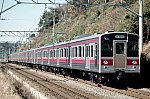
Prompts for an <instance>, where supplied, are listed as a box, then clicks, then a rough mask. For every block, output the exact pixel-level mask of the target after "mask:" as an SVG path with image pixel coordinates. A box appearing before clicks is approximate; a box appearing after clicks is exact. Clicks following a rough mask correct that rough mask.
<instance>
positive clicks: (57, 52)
mask: <svg viewBox="0 0 150 99" xmlns="http://www.w3.org/2000/svg"><path fill="white" fill-rule="evenodd" d="M56 59H57V66H59V49H57V50H56Z"/></svg>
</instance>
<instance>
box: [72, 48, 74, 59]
mask: <svg viewBox="0 0 150 99" xmlns="http://www.w3.org/2000/svg"><path fill="white" fill-rule="evenodd" d="M71 56H72V57H74V48H73V47H72V48H71Z"/></svg>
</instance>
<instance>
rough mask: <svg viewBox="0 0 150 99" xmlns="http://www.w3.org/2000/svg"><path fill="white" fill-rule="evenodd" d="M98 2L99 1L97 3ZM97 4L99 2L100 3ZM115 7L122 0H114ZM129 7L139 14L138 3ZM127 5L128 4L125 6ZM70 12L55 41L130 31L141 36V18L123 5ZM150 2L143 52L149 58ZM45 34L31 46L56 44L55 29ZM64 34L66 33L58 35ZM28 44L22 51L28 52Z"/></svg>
mask: <svg viewBox="0 0 150 99" xmlns="http://www.w3.org/2000/svg"><path fill="white" fill-rule="evenodd" d="M96 1H97V0H96ZM96 1H95V2H96ZM111 1H112V2H110V4H111V5H119V4H120V3H119V2H118V0H111ZM134 1H136V2H134V3H131V4H130V5H129V4H128V6H129V7H130V8H131V9H132V10H134V11H136V12H138V8H139V5H138V0H134ZM125 5H126V6H127V4H125ZM65 7H66V8H67V10H68V13H67V14H66V15H65V17H64V18H63V20H62V21H60V22H58V23H57V24H55V36H54V42H58V41H64V40H70V39H72V38H73V37H75V36H77V35H81V34H93V33H97V32H100V33H103V32H105V31H109V30H113V31H129V32H133V33H137V34H138V17H137V16H134V15H133V14H132V13H130V12H129V11H127V10H126V9H124V8H123V7H122V6H109V4H108V5H105V6H92V7H78V8H77V7H74V6H73V5H69V4H68V5H66V6H65ZM149 8H150V0H144V15H145V16H144V19H145V20H144V37H145V38H146V39H144V41H146V42H147V44H145V45H144V50H143V53H144V54H145V55H149V52H150V47H149V46H150V43H148V42H149V40H150V36H149V34H150V33H149V28H150V25H149V22H150V21H149V19H150V9H149ZM42 30H43V31H42V32H40V33H39V35H38V36H37V37H36V38H34V39H33V40H32V42H31V47H32V48H36V47H40V46H44V45H47V44H51V43H52V41H53V40H52V38H53V37H52V33H53V29H52V26H50V27H48V28H46V29H42ZM58 32H64V33H65V34H56V33H58ZM27 48H28V46H27V45H26V44H24V46H23V47H22V50H24V49H27ZM149 56H150V55H149Z"/></svg>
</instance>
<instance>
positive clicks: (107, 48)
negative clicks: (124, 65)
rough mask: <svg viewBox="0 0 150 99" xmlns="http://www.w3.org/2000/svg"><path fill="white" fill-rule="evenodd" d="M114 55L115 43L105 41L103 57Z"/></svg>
mask: <svg viewBox="0 0 150 99" xmlns="http://www.w3.org/2000/svg"><path fill="white" fill-rule="evenodd" d="M112 56H113V44H112V43H103V44H102V57H112Z"/></svg>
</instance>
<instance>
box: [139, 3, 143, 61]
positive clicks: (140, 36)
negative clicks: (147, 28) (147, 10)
mask: <svg viewBox="0 0 150 99" xmlns="http://www.w3.org/2000/svg"><path fill="white" fill-rule="evenodd" d="M142 50H143V0H139V56H140V58H141V53H142Z"/></svg>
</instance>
